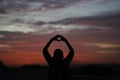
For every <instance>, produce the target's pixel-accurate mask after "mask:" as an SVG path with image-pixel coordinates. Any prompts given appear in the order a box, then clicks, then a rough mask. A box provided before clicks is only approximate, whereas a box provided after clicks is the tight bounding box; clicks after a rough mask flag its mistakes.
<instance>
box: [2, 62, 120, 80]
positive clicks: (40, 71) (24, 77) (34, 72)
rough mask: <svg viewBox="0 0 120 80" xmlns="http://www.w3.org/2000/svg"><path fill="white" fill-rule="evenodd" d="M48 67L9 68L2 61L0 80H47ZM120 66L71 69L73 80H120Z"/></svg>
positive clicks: (91, 66) (79, 66)
mask: <svg viewBox="0 0 120 80" xmlns="http://www.w3.org/2000/svg"><path fill="white" fill-rule="evenodd" d="M47 73H48V67H47V66H40V65H24V66H22V67H14V68H12V67H11V68H8V67H6V66H4V64H3V63H2V62H1V61H0V80H46V78H47ZM119 76H120V64H99V65H98V64H88V65H74V66H71V67H70V77H71V80H80V79H82V80H103V79H105V80H113V79H115V80H120V77H119Z"/></svg>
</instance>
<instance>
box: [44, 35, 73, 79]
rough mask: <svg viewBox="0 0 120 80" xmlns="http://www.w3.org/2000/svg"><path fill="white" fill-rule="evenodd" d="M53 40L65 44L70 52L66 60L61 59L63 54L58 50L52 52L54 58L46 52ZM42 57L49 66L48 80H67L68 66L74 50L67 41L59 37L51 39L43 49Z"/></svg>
mask: <svg viewBox="0 0 120 80" xmlns="http://www.w3.org/2000/svg"><path fill="white" fill-rule="evenodd" d="M54 40H56V41H64V42H65V43H66V45H67V47H68V48H69V50H70V51H69V54H68V55H67V57H66V58H63V52H62V50H60V49H56V50H55V51H54V56H53V57H51V55H50V54H49V52H48V48H49V46H50V44H51V43H52V42H53V41H54ZM43 55H44V57H45V59H46V61H47V62H48V64H49V72H48V80H67V79H68V66H69V64H70V62H71V61H72V58H73V56H74V50H73V48H72V46H71V45H70V44H69V42H68V41H67V39H65V38H64V37H63V36H61V35H56V36H55V37H53V38H51V39H50V41H49V42H48V43H47V45H46V46H45V47H44V49H43Z"/></svg>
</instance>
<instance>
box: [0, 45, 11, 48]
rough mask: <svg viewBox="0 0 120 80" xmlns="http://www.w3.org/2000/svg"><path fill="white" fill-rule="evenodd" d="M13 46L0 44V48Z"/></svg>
mask: <svg viewBox="0 0 120 80" xmlns="http://www.w3.org/2000/svg"><path fill="white" fill-rule="evenodd" d="M10 47H11V46H10V45H7V44H0V48H10Z"/></svg>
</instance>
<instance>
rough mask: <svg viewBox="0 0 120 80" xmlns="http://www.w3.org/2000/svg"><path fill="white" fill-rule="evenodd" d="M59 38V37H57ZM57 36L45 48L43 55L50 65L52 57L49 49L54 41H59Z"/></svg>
mask: <svg viewBox="0 0 120 80" xmlns="http://www.w3.org/2000/svg"><path fill="white" fill-rule="evenodd" d="M57 36H58V35H57ZM57 36H55V37H53V38H51V39H50V40H49V41H48V43H47V44H46V46H45V47H44V48H43V55H44V57H45V59H46V61H47V62H48V63H50V61H51V59H52V57H51V55H50V54H49V52H48V48H49V46H50V44H51V43H52V42H53V41H54V40H56V39H57Z"/></svg>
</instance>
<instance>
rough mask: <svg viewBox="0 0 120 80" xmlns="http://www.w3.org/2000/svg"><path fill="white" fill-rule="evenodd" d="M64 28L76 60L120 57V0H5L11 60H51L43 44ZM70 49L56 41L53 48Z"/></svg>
mask: <svg viewBox="0 0 120 80" xmlns="http://www.w3.org/2000/svg"><path fill="white" fill-rule="evenodd" d="M57 34H61V35H63V36H64V37H65V38H67V39H68V41H69V42H70V43H71V45H72V47H73V48H74V50H75V56H74V59H73V61H72V64H74V63H75V64H103V63H107V64H109V63H114V64H118V63H120V0H0V60H1V61H3V63H4V64H5V65H6V66H21V65H27V64H40V65H42V64H47V63H46V61H45V59H44V57H43V54H42V49H43V48H44V46H45V45H46V43H47V42H48V41H49V40H50V38H52V37H53V36H55V35H57ZM56 48H60V49H62V50H63V52H64V57H65V56H66V55H67V54H68V52H69V50H68V48H67V47H66V45H65V43H64V42H56V41H55V42H53V44H52V45H51V47H50V48H49V52H50V53H51V55H53V51H54V50H55V49H56Z"/></svg>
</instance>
